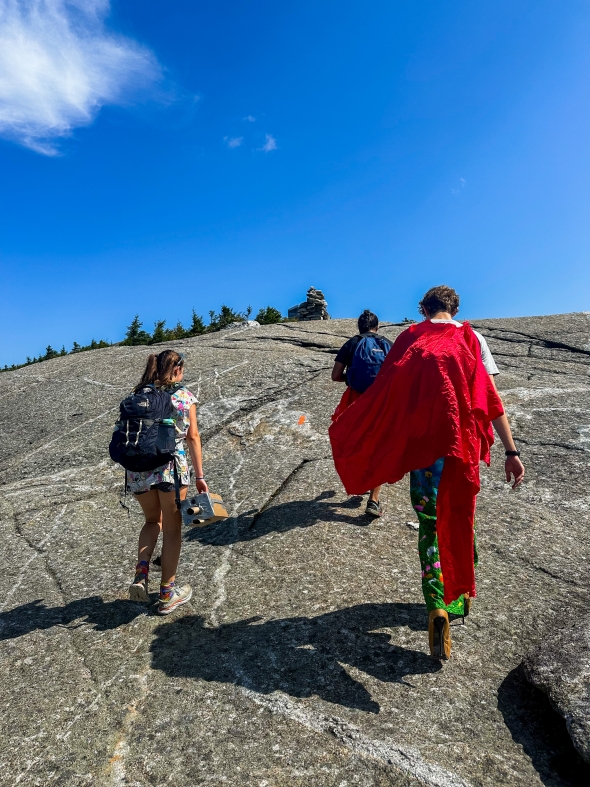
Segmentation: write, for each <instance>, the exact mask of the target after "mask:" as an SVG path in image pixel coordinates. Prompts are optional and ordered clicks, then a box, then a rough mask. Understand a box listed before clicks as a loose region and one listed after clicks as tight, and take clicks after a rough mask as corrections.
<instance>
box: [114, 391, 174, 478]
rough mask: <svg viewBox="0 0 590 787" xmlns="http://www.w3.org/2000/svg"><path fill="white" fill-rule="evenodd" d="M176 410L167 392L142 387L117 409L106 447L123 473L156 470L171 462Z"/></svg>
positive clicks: (124, 400)
mask: <svg viewBox="0 0 590 787" xmlns="http://www.w3.org/2000/svg"><path fill="white" fill-rule="evenodd" d="M175 413H176V408H175V407H174V404H173V403H172V397H171V395H170V393H168V391H160V390H159V389H158V388H156V387H155V385H144V386H143V388H141V389H140V390H139V391H137V393H132V394H130V395H129V396H128V397H127V398H126V399H123V401H122V402H121V405H120V415H119V420H118V421H117V423H116V424H115V430H114V432H113V436H112V438H111V444H110V445H109V454H110V455H111V459H112V460H113V461H114V462H118V464H120V465H122V466H123V467H124V468H125V470H134V471H136V472H137V471H139V470H155V469H156V468H157V467H162V465H166V464H168V462H170V461H172V460H173V459H174V448H175V445H176V440H175V437H176V426H175V424H176V422H175V419H174V415H175Z"/></svg>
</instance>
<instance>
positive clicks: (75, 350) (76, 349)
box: [70, 342, 82, 353]
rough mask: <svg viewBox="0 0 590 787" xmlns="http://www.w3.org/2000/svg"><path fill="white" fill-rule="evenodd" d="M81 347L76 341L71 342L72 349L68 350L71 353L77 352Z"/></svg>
mask: <svg viewBox="0 0 590 787" xmlns="http://www.w3.org/2000/svg"><path fill="white" fill-rule="evenodd" d="M81 349H82V348H81V347H80V345H79V344H78V342H74V343H73V344H72V349H71V350H70V352H71V353H79V352H80V350H81Z"/></svg>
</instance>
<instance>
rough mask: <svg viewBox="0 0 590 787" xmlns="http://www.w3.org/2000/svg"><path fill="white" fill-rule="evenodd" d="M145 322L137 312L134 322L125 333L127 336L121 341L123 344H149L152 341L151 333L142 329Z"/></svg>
mask: <svg viewBox="0 0 590 787" xmlns="http://www.w3.org/2000/svg"><path fill="white" fill-rule="evenodd" d="M142 325H143V323H142V322H141V321H140V319H139V314H136V315H135V317H134V318H133V322H132V323H131V325H129V326H128V328H127V333H126V334H125V338H124V339H123V341H122V342H121V344H130V345H132V346H135V345H138V344H149V343H150V338H151V337H150V335H149V333H147V331H142V330H141V328H142Z"/></svg>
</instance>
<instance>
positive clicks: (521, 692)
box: [498, 666, 590, 787]
mask: <svg viewBox="0 0 590 787" xmlns="http://www.w3.org/2000/svg"><path fill="white" fill-rule="evenodd" d="M498 709H499V710H500V712H501V713H502V715H503V716H504V721H505V723H506V726H507V727H508V729H509V730H510V732H511V734H512V739H513V740H514V741H515V742H516V743H518V744H520V745H521V746H522V748H523V749H524V751H525V752H526V753H527V754H528V756H529V757H530V758H531V762H532V764H533V767H534V768H535V770H536V771H537V773H538V774H539V778H540V779H541V781H542V782H543V784H545V785H547V786H548V787H549V785H550V786H551V787H557V785H568V787H588V785H589V784H590V765H588V763H586V762H584V760H583V759H582V758H581V757H580V755H579V754H578V752H577V750H576V749H575V748H574V745H573V743H572V741H571V738H570V736H569V735H568V733H567V728H566V726H565V721H564V719H563V718H562V717H561V716H560V715H559V714H558V713H557V712H556V711H555V710H553V708H552V707H551V704H550V702H549V700H548V698H547V697H546V696H545V695H544V694H543V692H542V691H540V690H539V689H537V688H536V687H535V686H532V685H531V684H530V683H529V682H528V681H527V679H526V677H525V675H524V671H523V669H522V666H519V667H517V668H516V669H513V670H512V672H509V673H508V675H507V676H506V678H505V679H504V681H503V682H502V684H501V686H500V688H499V689H498Z"/></svg>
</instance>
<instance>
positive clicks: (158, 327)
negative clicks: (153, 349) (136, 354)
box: [150, 320, 170, 344]
mask: <svg viewBox="0 0 590 787" xmlns="http://www.w3.org/2000/svg"><path fill="white" fill-rule="evenodd" d="M165 325H166V320H156V322H155V323H154V332H153V333H152V337H151V339H150V344H159V343H160V342H165V341H167V340H168V339H169V338H170V331H167V330H166V329H165V327H164V326H165Z"/></svg>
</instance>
